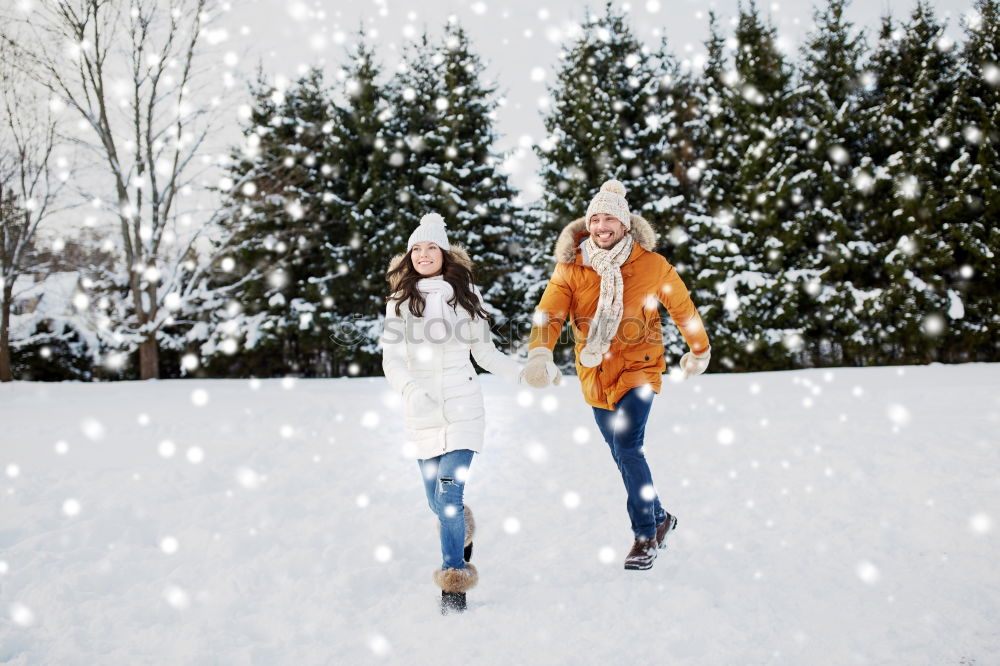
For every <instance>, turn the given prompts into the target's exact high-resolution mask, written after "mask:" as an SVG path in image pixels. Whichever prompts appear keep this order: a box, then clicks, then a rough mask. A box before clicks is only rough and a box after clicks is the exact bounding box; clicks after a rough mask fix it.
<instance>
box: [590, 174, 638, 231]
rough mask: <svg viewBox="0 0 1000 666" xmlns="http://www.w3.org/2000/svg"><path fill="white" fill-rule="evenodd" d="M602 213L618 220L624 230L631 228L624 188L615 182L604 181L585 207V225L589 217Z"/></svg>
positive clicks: (630, 217)
mask: <svg viewBox="0 0 1000 666" xmlns="http://www.w3.org/2000/svg"><path fill="white" fill-rule="evenodd" d="M598 213H604V214H605V215H611V216H613V217H616V218H618V221H619V222H621V223H622V224H624V225H625V228H626V229H631V228H632V216H631V215H630V214H629V209H628V201H626V200H625V186H624V185H622V184H621V182H619V181H617V180H609V181H606V182H605V183H604V184H603V185H601V191H600V192H598V193H597V196H596V197H594V200H593V201H591V202H590V205H589V206H587V218H586V219H587V223H588V224H589V223H590V216H591V215H597V214H598Z"/></svg>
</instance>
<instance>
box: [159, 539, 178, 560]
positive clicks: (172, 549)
mask: <svg viewBox="0 0 1000 666" xmlns="http://www.w3.org/2000/svg"><path fill="white" fill-rule="evenodd" d="M179 546H180V544H179V542H178V541H177V539H176V538H175V537H172V536H165V537H163V538H162V539H160V550H162V551H163V552H164V553H166V554H167V555H173V554H174V553H176V552H177V549H178V547H179Z"/></svg>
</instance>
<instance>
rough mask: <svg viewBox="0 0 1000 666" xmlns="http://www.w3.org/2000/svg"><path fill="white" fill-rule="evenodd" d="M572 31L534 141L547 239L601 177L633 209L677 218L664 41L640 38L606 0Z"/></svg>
mask: <svg viewBox="0 0 1000 666" xmlns="http://www.w3.org/2000/svg"><path fill="white" fill-rule="evenodd" d="M581 30H582V32H581V33H580V34H579V35H578V36H577V37H576V38H575V39H574V40H573V42H572V43H571V44H569V45H567V46H564V48H563V51H562V54H561V60H562V62H561V63H560V65H559V70H558V72H557V73H556V83H555V85H554V86H552V87H551V88H550V96H551V98H552V103H551V104H550V106H549V111H548V113H547V114H546V115H545V117H544V123H545V129H546V132H547V133H548V136H547V138H546V139H545V140H544V141H543V142H542V143H541V144H540V145H539V146H537V147H536V153H537V154H538V157H539V159H540V161H541V164H542V167H541V169H542V170H541V178H542V183H543V185H544V188H545V190H544V193H543V199H542V206H543V210H544V213H545V231H546V232H547V233H548V235H550V236H551V238H552V241H554V239H555V236H556V234H558V233H559V231H561V230H562V227H563V226H564V225H565V224H566V223H568V222H570V221H572V220H574V219H576V218H578V217H580V216H582V215H583V214H584V213H585V212H586V210H587V204H588V203H589V202H590V200H591V198H593V196H594V194H595V193H596V192H597V190H598V188H600V186H601V183H602V182H604V181H605V180H607V179H609V178H617V179H618V180H620V181H622V182H623V183H624V184H625V188H626V191H627V193H626V197H627V198H628V201H629V205H630V207H631V209H632V211H633V212H634V213H638V214H640V215H643V216H644V217H647V219H649V221H650V222H651V223H652V224H653V225H654V227H656V228H657V230H658V231H660V232H661V233H665V232H669V230H670V229H672V228H673V227H674V226H676V224H677V223H679V222H681V220H682V219H683V217H682V213H680V212H679V211H678V213H676V214H675V213H674V212H672V211H671V209H672V207H673V206H674V205H679V203H680V202H681V201H682V199H681V197H680V194H681V191H680V187H681V186H680V181H679V179H678V176H677V174H675V167H678V166H679V164H680V163H682V160H680V159H678V153H677V149H678V148H677V143H679V141H680V137H679V136H678V130H679V127H680V125H681V115H682V114H681V110H682V109H683V108H684V106H685V103H686V98H687V91H686V90H685V89H683V83H684V80H683V79H682V77H681V76H680V75H679V69H678V67H677V64H676V62H675V61H674V59H673V58H672V56H670V55H669V53H668V52H667V50H666V45H665V44H661V46H660V48H659V49H658V50H657V51H655V52H654V51H652V50H651V49H649V47H647V46H645V45H643V44H642V42H641V41H640V40H639V39H638V38H637V37H636V36H635V34H634V33H633V31H632V28H631V26H630V25H629V23H628V20H627V16H626V15H625V14H623V13H618V12H616V11H615V10H614V8H613V6H612V4H611V3H610V2H609V3H608V4H607V6H606V7H605V12H604V15H603V16H599V17H598V16H593V15H590V16H588V18H587V20H586V21H585V22H584V24H583V25H582V26H581ZM552 241H550V243H551V242H552Z"/></svg>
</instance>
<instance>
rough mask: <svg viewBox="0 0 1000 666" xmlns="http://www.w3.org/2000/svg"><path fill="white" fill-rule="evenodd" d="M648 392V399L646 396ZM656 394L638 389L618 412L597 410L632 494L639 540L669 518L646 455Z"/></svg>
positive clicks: (632, 518)
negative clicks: (645, 439) (647, 422)
mask: <svg viewBox="0 0 1000 666" xmlns="http://www.w3.org/2000/svg"><path fill="white" fill-rule="evenodd" d="M644 393H648V396H646V397H644V396H643V394H644ZM653 395H654V394H653V392H652V391H649V389H645V390H643V389H641V388H635V389H632V390H631V391H629V392H628V393H626V394H625V395H624V396H623V397H622V399H621V400H619V401H618V404H617V405H615V408H614V409H601V408H600V407H594V418H595V419H597V427H598V428H600V429H601V434H602V435H603V436H604V441H606V442H607V443H608V446H609V447H611V457H612V458H614V459H615V464H616V465H618V471H619V472H621V475H622V481H624V482H625V491H626V492H627V493H628V504H627V507H628V517H629V520H630V521H631V522H632V533H633V534H635V538H637V539H649V538H651V537H653V536H655V535H656V526H657V525H658V524H660V523H662V522H663V521H664V520H666V519H667V512H666V511H664V510H663V507H662V506H660V498H659V497H657V495H656V491H655V490H654V489H653V475H652V473H651V472H650V471H649V465H648V464H647V463H646V456H645V455H644V454H643V452H642V444H643V439H644V437H645V435H646V419H647V418H648V417H649V408H650V407H652V405H653Z"/></svg>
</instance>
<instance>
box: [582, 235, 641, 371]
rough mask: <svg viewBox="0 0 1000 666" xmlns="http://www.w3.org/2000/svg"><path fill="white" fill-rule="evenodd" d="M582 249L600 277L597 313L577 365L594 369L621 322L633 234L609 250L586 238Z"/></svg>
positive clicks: (609, 345) (626, 236)
mask: <svg viewBox="0 0 1000 666" xmlns="http://www.w3.org/2000/svg"><path fill="white" fill-rule="evenodd" d="M584 250H585V251H586V252H587V257H589V259H590V265H591V266H593V268H594V270H595V271H597V274H598V275H600V276H601V296H600V298H598V300H597V312H595V313H594V318H593V319H592V320H591V322H590V332H589V333H588V334H587V344H586V346H584V348H583V351H581V352H580V365H582V366H583V367H585V368H593V367H596V366H598V365H600V364H601V360H602V359H603V358H604V353H605V352H607V351H608V348H609V347H611V340H612V338H614V337H615V333H617V332H618V325H619V324H621V321H622V312H623V309H624V308H623V305H624V304H623V293H624V283H623V282H622V264H624V263H625V262H626V261H627V260H628V258H629V257H630V256H631V255H632V235H631V234H625V236H624V237H623V238H622V239H621V240H620V241H618V242H617V243H615V245H614V246H613V247H611V248H610V249H608V250H602V249H601V248H600V247H598V246H597V244H596V243H595V242H594V239H593V238H587V240H586V241H584Z"/></svg>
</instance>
